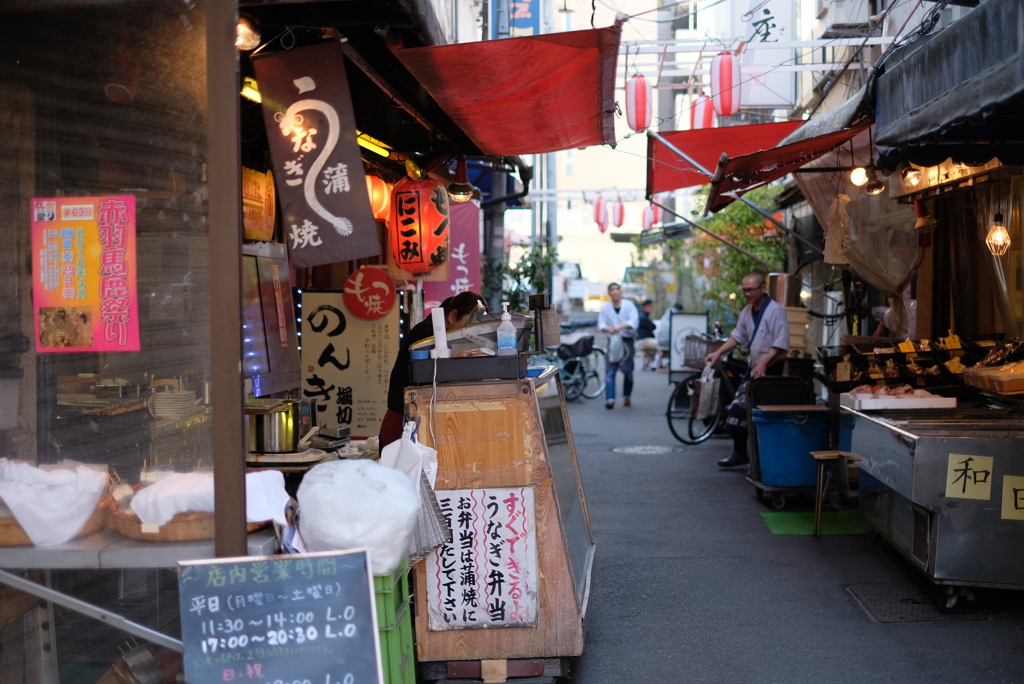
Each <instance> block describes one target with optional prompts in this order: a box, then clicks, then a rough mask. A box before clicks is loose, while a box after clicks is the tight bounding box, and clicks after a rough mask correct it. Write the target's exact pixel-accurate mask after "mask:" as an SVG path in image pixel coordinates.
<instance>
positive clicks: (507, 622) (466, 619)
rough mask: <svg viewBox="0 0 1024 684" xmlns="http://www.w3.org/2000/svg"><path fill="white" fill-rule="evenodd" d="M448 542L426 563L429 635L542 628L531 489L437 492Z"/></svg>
mask: <svg viewBox="0 0 1024 684" xmlns="http://www.w3.org/2000/svg"><path fill="white" fill-rule="evenodd" d="M437 502H438V504H439V505H440V507H441V514H442V515H443V516H444V519H445V522H447V524H448V528H449V529H450V530H451V532H452V538H451V541H449V542H448V543H446V544H444V545H442V546H440V547H438V548H437V549H436V550H435V551H434V552H433V553H431V554H430V555H429V556H427V572H426V575H427V581H426V585H427V586H426V589H427V624H428V627H429V629H430V630H432V631H439V630H448V629H480V628H485V627H488V628H493V627H531V626H534V625H536V624H537V582H538V579H537V578H538V575H537V530H536V520H535V518H534V509H533V488H532V487H512V488H490V489H448V490H438V492H437Z"/></svg>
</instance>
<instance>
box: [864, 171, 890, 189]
mask: <svg viewBox="0 0 1024 684" xmlns="http://www.w3.org/2000/svg"><path fill="white" fill-rule="evenodd" d="M864 173H865V175H866V176H867V179H868V182H867V183H865V184H864V190H866V191H867V193H868V194H869V195H880V194H882V191H883V190H885V183H883V182H882V181H880V180H878V174H877V173H876V172H875V166H874V164H868V165H867V167H865V169H864Z"/></svg>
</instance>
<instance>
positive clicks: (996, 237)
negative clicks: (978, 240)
mask: <svg viewBox="0 0 1024 684" xmlns="http://www.w3.org/2000/svg"><path fill="white" fill-rule="evenodd" d="M985 244H986V245H988V251H990V252H992V254H993V255H994V256H1002V255H1004V254H1006V252H1007V251H1008V250H1009V249H1010V233H1009V231H1007V230H1006V224H1005V223H1003V215H1002V214H996V215H995V219H994V220H993V221H992V227H991V228H989V229H988V235H986V236H985Z"/></svg>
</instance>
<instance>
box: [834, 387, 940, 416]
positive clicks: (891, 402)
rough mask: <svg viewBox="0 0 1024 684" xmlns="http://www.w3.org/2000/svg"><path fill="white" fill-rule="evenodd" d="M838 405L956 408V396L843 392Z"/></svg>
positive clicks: (873, 408) (879, 408)
mask: <svg viewBox="0 0 1024 684" xmlns="http://www.w3.org/2000/svg"><path fill="white" fill-rule="evenodd" d="M839 405H840V406H846V407H848V408H852V409H856V410H858V411H886V410H889V409H932V408H956V397H940V396H937V395H935V394H932V393H931V392H925V391H922V390H915V391H914V393H913V394H899V395H889V396H882V397H877V396H873V395H870V394H858V393H853V392H843V393H842V394H840V395H839Z"/></svg>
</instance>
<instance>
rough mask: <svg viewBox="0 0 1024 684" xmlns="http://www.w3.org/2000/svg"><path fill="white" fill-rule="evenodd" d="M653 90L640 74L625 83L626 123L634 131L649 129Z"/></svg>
mask: <svg viewBox="0 0 1024 684" xmlns="http://www.w3.org/2000/svg"><path fill="white" fill-rule="evenodd" d="M653 100H654V98H653V88H652V87H651V84H650V82H648V80H647V79H646V78H644V77H643V75H642V74H636V75H635V76H633V77H632V78H631V79H629V80H628V81H626V123H627V124H629V127H630V128H632V129H633V130H634V131H644V130H647V129H648V128H650V127H651V116H652V115H653V110H652V106H653V105H652V103H653Z"/></svg>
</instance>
